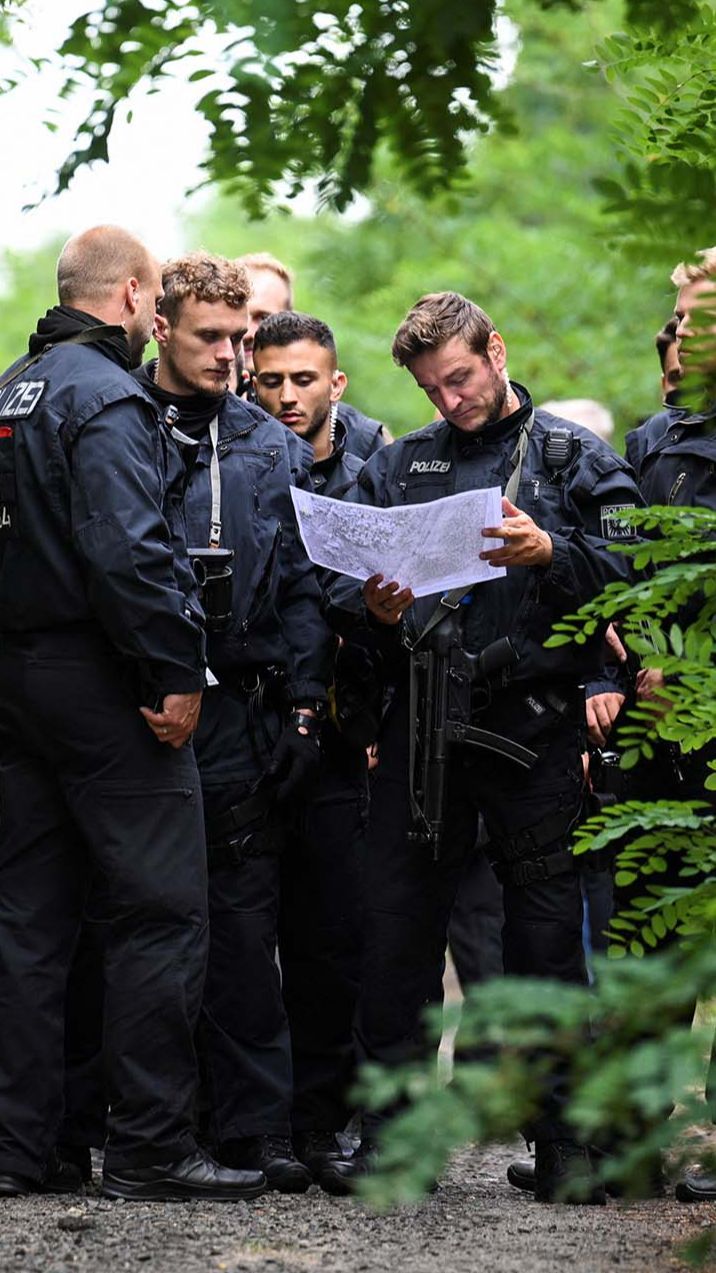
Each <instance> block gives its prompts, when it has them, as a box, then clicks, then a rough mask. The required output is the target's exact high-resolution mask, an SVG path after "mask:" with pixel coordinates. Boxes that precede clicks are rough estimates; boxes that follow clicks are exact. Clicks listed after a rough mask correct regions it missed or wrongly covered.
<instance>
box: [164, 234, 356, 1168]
mask: <svg viewBox="0 0 716 1273" xmlns="http://www.w3.org/2000/svg"><path fill="white" fill-rule="evenodd" d="M163 287H164V298H163V300H162V303H161V306H160V313H159V314H158V316H157V320H156V338H157V342H158V346H159V359H158V362H156V363H149V364H148V365H147V366H146V367H145V368H143V369H142V371H141V373H139V379H140V382H141V383H142V384H143V385H145V386H146V389H147V391H148V392H149V393H150V394H151V395H152V397H153V398H154V399H155V401H156V402H157V403H159V404H160V406H161V407H162V409H163V410H164V411H166V412H168V414H169V417H170V418H172V419H175V425H176V428H178V430H179V431H180V432H181V433H182V434H183V435H184V442H183V444H182V445H183V450H184V454H185V457H186V460H187V466H188V470H189V476H188V485H187V490H186V495H185V500H184V512H185V517H186V524H187V534H188V538H189V548H190V556H193V557H194V558H195V560H196V561H197V562H198V566H199V567H200V568H201V570H202V571H204V572H205V573H206V574H207V576H208V577H207V582H206V584H205V588H204V604H205V607H206V610H207V625H208V637H207V657H208V666H209V669H210V676H209V680H210V687H209V688H208V689H207V691H206V693H205V695H204V703H203V707H202V714H201V718H200V721H199V728H198V732H197V736H196V754H197V760H198V763H199V771H200V774H201V782H202V788H203V793H204V806H205V814H206V830H207V841H208V850H209V911H210V920H211V940H210V953H209V971H208V977H207V984H206V991H205V997H204V1009H203V1014H202V1024H201V1034H200V1045H201V1055H202V1062H203V1066H204V1072H205V1088H204V1093H205V1099H206V1102H207V1104H208V1135H209V1136H210V1139H211V1144H212V1146H213V1148H214V1149H215V1152H216V1154H217V1156H218V1158H219V1160H220V1161H221V1162H223V1163H226V1164H227V1165H228V1166H232V1167H243V1168H257V1169H259V1168H260V1169H261V1170H263V1171H265V1173H266V1176H267V1178H268V1181H269V1185H270V1186H271V1187H273V1188H276V1189H280V1190H282V1191H285V1192H302V1191H304V1190H305V1189H307V1188H308V1187H309V1185H310V1184H311V1183H312V1176H311V1173H310V1172H309V1170H308V1169H307V1168H306V1166H305V1165H304V1164H303V1163H301V1162H299V1161H298V1160H297V1158H296V1157H295V1154H294V1151H293V1147H292V1144H291V1124H290V1119H291V1105H292V1087H293V1084H292V1066H291V1045H290V1037H289V1023H288V1020H287V1016H286V1010H285V1007H284V1002H283V998H282V993H281V979H280V974H279V969H278V966H277V964H276V960H275V952H276V936H277V925H278V911H279V897H280V857H281V854H282V853H283V854H284V855H286V857H287V858H291V857H292V855H293V854H294V853H295V852H296V851H297V844H296V841H297V840H298V838H299V836H300V811H301V810H302V809H303V803H304V800H305V796H306V793H307V792H308V790H309V789H310V786H311V782H312V780H313V779H314V778H315V777H316V776H317V774H318V768H319V731H320V724H319V717H320V716H321V715H322V714H323V710H324V705H325V700H326V686H327V678H328V674H329V671H330V655H331V651H332V638H331V634H330V631H329V629H328V628H327V626H326V625H325V623H324V621H323V619H322V618H321V614H320V599H321V597H320V588H319V585H318V581H317V578H316V574H315V571H314V568H313V566H312V565H311V563H310V561H309V560H308V558H307V556H306V554H305V551H304V549H303V546H302V544H301V542H300V540H299V538H298V535H297V531H296V529H295V522H294V517H293V510H292V504H291V498H290V487H291V484H292V482H293V481H294V480H301V478H302V477H303V478H304V479H305V477H306V469H307V468H308V467H309V466H310V461H311V452H310V448H309V447H308V446H307V445H306V444H305V443H303V442H301V440H300V439H298V438H296V437H294V436H293V434H292V433H291V431H290V430H288V429H285V428H284V427H283V425H281V424H279V423H278V421H276V420H274V419H272V418H271V417H270V416H268V415H267V414H266V413H265V412H264V411H262V410H261V409H260V408H259V407H257V406H255V405H254V404H251V403H246V402H244V401H242V400H241V399H240V398H238V397H237V396H236V395H235V394H233V393H230V392H228V390H227V386H228V383H229V376H230V372H231V368H232V366H233V362H234V356H235V352H236V350H237V349H238V348H239V346H240V344H241V341H242V338H243V336H244V334H245V332H246V327H247V312H246V302H247V297H248V295H249V282H248V279H247V276H246V272H245V271H244V269H243V268H242V267H241V266H239V265H237V264H236V263H235V262H230V261H228V260H225V259H224V258H221V257H214V256H210V255H209V254H207V253H193V254H190V255H188V256H186V257H182V258H181V259H179V260H176V261H172V262H170V263H169V264H168V265H167V266H165V268H164V272H163ZM226 553H233V560H232V561H231V563H230V570H231V572H232V573H231V575H230V577H229V576H228V575H227V574H226V573H225V572H226V567H223V566H221V561H222V557H223V555H225V554H226ZM212 556H214V561H213V562H212V560H211V559H212ZM217 561H218V563H219V569H220V573H219V574H218V576H216V577H215V578H213V580H212V575H213V573H214V570H215V562H217ZM217 589H218V590H219V592H218V596H217V595H216V593H217ZM293 900H294V899H292V898H291V897H288V896H287V897H285V898H284V905H285V907H288V906H291V905H293Z"/></svg>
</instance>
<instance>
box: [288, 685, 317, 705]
mask: <svg viewBox="0 0 716 1273" xmlns="http://www.w3.org/2000/svg"><path fill="white" fill-rule="evenodd" d="M284 697H285V699H286V702H287V703H299V704H301V703H307V702H310V701H311V699H315V700H316V701H317V702H319V703H325V702H327V701H328V691H327V690H326V687H325V685H324V684H322V683H321V681H288V682H287V684H286V688H285V690H284Z"/></svg>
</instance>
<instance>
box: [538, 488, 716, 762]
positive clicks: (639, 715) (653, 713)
mask: <svg viewBox="0 0 716 1273" xmlns="http://www.w3.org/2000/svg"><path fill="white" fill-rule="evenodd" d="M627 517H628V520H629V521H630V522H632V523H633V524H634V526H635V527H640V528H641V529H642V530H644V531H645V532H647V533H648V532H655V531H658V532H659V535H658V537H657V538H655V539H639V540H637V541H636V542H634V543H632V544H627V543H621V544H619V545H618V551H620V552H624V553H628V554H630V555H631V556H633V557H634V561H635V565H636V566H637V567H638V568H639V569H641V570H645V571H646V570H647V568H648V567H650V566H655V567H658V569H657V570H656V571H655V573H647V574H645V577H643V578H642V579H641V580H640V581H639V582H637V583H635V584H632V585H627V584H611V585H609V587H608V588H606V589H605V591H604V593H603V594H602V596H601V597H597V598H596V599H595V600H594V601H592V602H591V603H590V604H589V605H587V606H584V607H583V608H582V609H581V610H580V611H579V612H578V614H575V615H565V616H564V617H563V619H562V620H561V621H560V622H559V623H556V624H555V625H554V635H553V636H551V637H550V638H549V640H548V641H547V642H546V645H548V646H551V647H555V646H559V645H563V644H565V643H566V642H568V641H571V640H574V641H576V642H577V643H579V644H583V643H584V641H585V640H586V638H587V636H588V635H589V634H590V633H591V632H593V631H594V630H595V628H596V625H597V623H599V622H600V621H601V620H603V619H604V618H606V619H619V622H620V625H621V627H620V631H621V635H622V639H623V640H624V641H625V643H626V645H627V646H629V648H630V649H632V650H633V651H634V652H635V654H637V655H639V657H640V659H641V662H642V665H643V666H644V667H646V668H661V670H662V671H663V673H664V675H665V677H666V679H667V681H668V696H667V697H660V698H658V699H656V700H653V701H652V702H648V701H646V702H644V703H642V704H641V705H640V706H638V707H636V708H635V709H634V710H633V711H632V712H631V714H630V723H629V724H627V725H626V726H625V727H624V728H623V729H622V730H621V737H622V740H623V742H624V743H625V747H626V750H625V752H624V756H623V760H622V764H623V766H624V768H630V767H631V766H633V765H634V764H635V763H636V762H637V760H638V759H639V757H640V756H645V757H647V759H648V758H649V757H650V755H651V754H652V745H653V742H654V739H655V738H660V739H662V740H663V741H664V742H669V743H674V744H678V746H679V747H680V748H681V749H682V750H683V751H684V752H689V751H696V750H700V749H701V748H703V747H705V746H706V745H707V743H709V742H710V741H711V739H713V738H714V736H715V734H716V721H715V719H714V702H715V701H716V657H715V656H716V641H715V639H714V633H715V632H716V566H715V565H714V560H713V558H714V539H715V538H716V512H715V511H713V510H710V509H706V508H688V509H679V508H673V507H669V508H661V507H653V508H650V509H635V510H633V511H631V512H629V513H628V514H627ZM710 785H711V786H713V784H710Z"/></svg>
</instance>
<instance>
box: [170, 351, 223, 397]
mask: <svg viewBox="0 0 716 1273" xmlns="http://www.w3.org/2000/svg"><path fill="white" fill-rule="evenodd" d="M164 362H165V364H166V368H167V371H168V372H169V373H170V375H171V377H172V380H173V381H174V383H175V384H177V385H181V389H180V390H179V392H180V393H187V394H196V395H198V396H199V397H201V398H222V397H223V396H224V394H225V393H226V390H227V389H228V387H229V376H230V371H227V373H226V384H224V385H223V386H222V387H221V388H218V387H217V388H216V389H213V388H212V389H209V388H207V386H206V385H201V384H198V383H197V381H196V380H192V379H191V378H190V377H189V376H187V375H186V374H185V373H184V372H183V371H182V369H181V367H180V366H179V364H178V363H177V361H176V359H175V358H174V356H173V354H172V353H171V351H170V350H169V349H166V350H165V351H164Z"/></svg>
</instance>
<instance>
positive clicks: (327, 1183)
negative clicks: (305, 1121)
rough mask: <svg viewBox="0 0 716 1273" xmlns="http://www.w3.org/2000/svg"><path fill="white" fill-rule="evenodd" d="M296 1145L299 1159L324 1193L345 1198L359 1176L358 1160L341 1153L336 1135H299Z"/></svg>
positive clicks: (304, 1133) (300, 1133) (314, 1133)
mask: <svg viewBox="0 0 716 1273" xmlns="http://www.w3.org/2000/svg"><path fill="white" fill-rule="evenodd" d="M293 1143H294V1146H295V1149H296V1157H297V1158H299V1159H300V1160H301V1162H302V1163H303V1164H304V1166H306V1167H307V1168H308V1170H309V1171H310V1173H311V1176H312V1177H313V1179H314V1180H315V1182H316V1184H317V1185H320V1186H321V1189H323V1191H324V1193H331V1194H333V1196H334V1197H336V1198H343V1197H345V1195H346V1194H348V1193H350V1192H351V1183H352V1181H353V1180H354V1178H355V1177H356V1176H357V1175H358V1174H359V1173H358V1170H357V1167H356V1161H355V1156H354V1155H351V1156H350V1157H347V1156H346V1154H344V1153H342V1152H341V1147H340V1145H339V1144H338V1141H337V1140H336V1135H335V1132H297V1133H296V1134H295V1135H294V1138H293Z"/></svg>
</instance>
